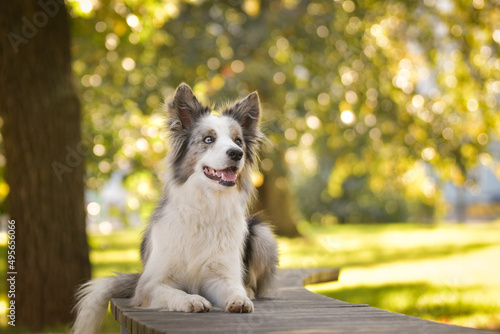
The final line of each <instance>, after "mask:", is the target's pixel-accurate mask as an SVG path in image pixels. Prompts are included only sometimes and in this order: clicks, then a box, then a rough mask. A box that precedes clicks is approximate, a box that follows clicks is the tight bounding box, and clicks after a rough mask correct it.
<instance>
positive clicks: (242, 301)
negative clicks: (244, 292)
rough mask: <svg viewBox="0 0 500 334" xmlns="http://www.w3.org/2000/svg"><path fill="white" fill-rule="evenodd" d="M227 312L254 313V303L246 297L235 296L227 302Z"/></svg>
mask: <svg viewBox="0 0 500 334" xmlns="http://www.w3.org/2000/svg"><path fill="white" fill-rule="evenodd" d="M226 312H231V313H250V312H253V303H252V301H251V300H250V299H249V298H248V297H246V296H233V297H230V298H229V299H228V300H227V301H226Z"/></svg>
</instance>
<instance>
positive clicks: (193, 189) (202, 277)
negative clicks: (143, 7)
mask: <svg viewBox="0 0 500 334" xmlns="http://www.w3.org/2000/svg"><path fill="white" fill-rule="evenodd" d="M167 125H168V129H169V131H170V146H171V149H170V152H169V155H168V156H167V169H166V174H165V177H164V187H163V195H162V197H161V198H160V200H159V203H158V206H157V207H156V210H155V211H154V213H153V215H152V216H151V219H150V222H149V225H148V227H147V229H146V231H145V233H144V237H143V240H142V244H141V259H142V263H143V271H142V273H140V274H118V275H117V276H111V277H105V278H98V279H93V280H91V281H89V282H88V283H86V284H84V285H83V286H82V287H81V288H80V289H79V291H78V293H77V299H78V303H77V305H76V306H75V309H76V312H77V319H76V321H75V324H74V327H73V332H74V333H77V334H84V333H95V332H96V331H97V330H98V328H99V326H100V324H101V322H102V319H103V317H104V315H105V313H106V310H107V307H108V302H109V300H110V299H111V298H131V306H134V307H142V308H149V309H157V310H162V311H180V312H208V311H210V310H211V309H212V305H215V306H218V307H221V308H223V309H224V310H225V311H226V312H233V313H246V312H252V311H253V303H252V301H251V300H252V299H254V298H255V297H265V296H269V294H268V293H270V292H272V290H273V288H274V283H275V276H276V266H277V262H278V252H277V247H276V242H275V240H274V236H273V233H272V231H271V229H270V227H269V226H268V225H267V224H265V223H264V222H263V221H262V219H261V218H260V217H259V216H257V215H254V216H250V217H247V209H248V202H249V200H250V198H251V197H252V194H253V190H254V188H253V185H252V182H251V180H250V174H251V172H252V170H253V169H255V168H256V163H257V159H258V158H257V151H258V147H259V145H260V142H261V140H262V139H263V138H264V136H263V134H262V133H261V132H260V105H259V97H258V95H257V93H256V92H254V93H252V94H250V95H248V96H247V97H246V98H244V99H243V100H240V101H238V102H236V103H234V104H232V105H229V107H228V108H226V109H225V110H224V111H222V113H221V114H220V116H219V115H215V114H212V111H211V109H210V108H208V107H206V106H203V105H202V104H201V103H200V102H199V101H198V100H197V99H196V97H195V96H194V94H193V92H192V90H191V88H190V87H189V86H188V85H186V84H181V85H180V86H179V87H178V88H177V90H176V92H175V96H174V98H173V100H172V101H171V102H170V103H169V104H168V122H167Z"/></svg>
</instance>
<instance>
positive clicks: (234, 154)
mask: <svg viewBox="0 0 500 334" xmlns="http://www.w3.org/2000/svg"><path fill="white" fill-rule="evenodd" d="M226 154H227V156H228V157H229V159H231V160H233V161H240V160H241V157H243V151H242V150H240V149H239V148H231V149H229V150H227V152H226Z"/></svg>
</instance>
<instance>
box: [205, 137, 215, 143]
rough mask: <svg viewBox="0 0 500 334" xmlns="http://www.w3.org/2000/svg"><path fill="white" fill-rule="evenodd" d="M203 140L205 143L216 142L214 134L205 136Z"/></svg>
mask: <svg viewBox="0 0 500 334" xmlns="http://www.w3.org/2000/svg"><path fill="white" fill-rule="evenodd" d="M203 142H204V143H205V144H212V143H213V142H214V137H212V136H206V137H205V138H203Z"/></svg>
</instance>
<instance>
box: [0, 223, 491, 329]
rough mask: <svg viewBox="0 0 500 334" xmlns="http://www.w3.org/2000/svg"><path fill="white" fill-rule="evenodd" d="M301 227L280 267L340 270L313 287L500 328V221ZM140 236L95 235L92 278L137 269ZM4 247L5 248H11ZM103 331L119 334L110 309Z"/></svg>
mask: <svg viewBox="0 0 500 334" xmlns="http://www.w3.org/2000/svg"><path fill="white" fill-rule="evenodd" d="M299 228H300V231H301V232H302V234H303V235H304V237H303V238H295V239H286V238H279V240H278V242H279V248H280V266H281V267H282V268H297V267H328V266H334V267H341V268H342V269H341V274H340V278H339V281H338V282H331V283H324V284H317V285H310V286H308V288H309V289H310V290H311V291H314V292H318V293H321V294H324V295H326V296H329V297H332V298H337V299H340V300H344V301H348V302H351V303H360V304H370V305H371V306H374V307H378V308H382V309H387V310H390V311H394V312H399V313H404V314H408V315H413V316H417V317H422V318H425V319H430V320H435V321H441V322H446V323H452V324H457V325H462V326H468V327H475V328H487V329H496V330H499V329H500V223H492V224H467V225H419V224H384V225H345V226H343V225H333V226H328V227H324V226H312V225H309V224H307V223H302V224H300V225H299ZM140 238H141V229H131V230H126V231H120V232H115V233H113V234H111V235H109V236H102V235H99V236H97V235H96V236H91V237H90V238H89V242H90V245H91V248H92V251H91V254H90V258H91V262H92V269H93V276H94V277H101V276H108V275H110V274H112V272H113V271H118V272H136V271H139V270H140V269H141V265H140V261H139V244H140ZM0 248H2V249H0V250H1V251H2V254H3V251H4V250H5V246H1V245H0ZM2 265H3V264H2ZM2 265H0V269H2V272H4V270H3V269H4V267H2ZM5 300H6V299H5V296H2V297H0V302H5ZM1 311H2V308H1V305H0V313H1ZM0 317H3V316H1V315H0ZM56 331H57V330H56ZM63 331H64V329H63V328H61V330H60V332H63ZM103 332H107V333H119V326H118V325H117V323H116V322H115V321H114V319H113V317H112V316H111V315H110V314H108V317H107V318H106V321H105V324H104V327H103Z"/></svg>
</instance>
